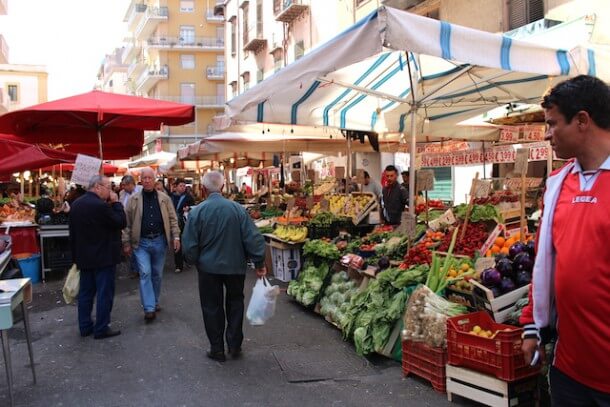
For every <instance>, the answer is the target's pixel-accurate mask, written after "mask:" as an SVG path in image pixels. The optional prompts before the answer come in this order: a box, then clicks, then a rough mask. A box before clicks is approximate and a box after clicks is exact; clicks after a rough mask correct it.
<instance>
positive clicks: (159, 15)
mask: <svg viewBox="0 0 610 407" xmlns="http://www.w3.org/2000/svg"><path fill="white" fill-rule="evenodd" d="M168 18H169V10H168V8H167V7H146V11H144V13H143V16H142V19H141V20H140V23H139V24H138V27H137V28H136V29H135V31H134V37H135V38H136V40H144V39H146V38H148V37H150V35H151V34H152V33H153V32H154V31H155V29H156V28H157V27H158V26H159V23H161V22H167V20H168Z"/></svg>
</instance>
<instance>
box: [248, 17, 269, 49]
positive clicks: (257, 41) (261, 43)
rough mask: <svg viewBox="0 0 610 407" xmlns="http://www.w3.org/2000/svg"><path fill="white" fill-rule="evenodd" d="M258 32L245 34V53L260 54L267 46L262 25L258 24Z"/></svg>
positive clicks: (252, 31)
mask: <svg viewBox="0 0 610 407" xmlns="http://www.w3.org/2000/svg"><path fill="white" fill-rule="evenodd" d="M256 25H257V28H256V30H254V29H251V30H249V31H246V32H244V38H243V40H244V51H253V52H259V51H260V50H262V49H263V48H265V47H266V46H267V39H266V38H265V36H264V34H263V27H262V23H260V22H258V23H257V24H256Z"/></svg>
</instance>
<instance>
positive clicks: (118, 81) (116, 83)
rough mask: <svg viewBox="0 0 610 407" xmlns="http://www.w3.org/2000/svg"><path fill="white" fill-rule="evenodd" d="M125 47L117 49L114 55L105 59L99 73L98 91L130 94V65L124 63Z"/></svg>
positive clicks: (109, 55) (96, 86)
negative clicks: (128, 77) (128, 71)
mask: <svg viewBox="0 0 610 407" xmlns="http://www.w3.org/2000/svg"><path fill="white" fill-rule="evenodd" d="M124 52H125V47H121V48H116V49H115V50H114V51H113V52H112V54H108V55H106V56H105V57H104V62H102V64H101V66H100V69H99V71H98V73H97V83H96V85H95V88H96V89H99V90H103V91H104V92H110V93H123V94H126V93H129V89H128V88H127V83H128V82H127V69H128V68H129V65H128V64H126V63H125V62H124V61H123V53H124Z"/></svg>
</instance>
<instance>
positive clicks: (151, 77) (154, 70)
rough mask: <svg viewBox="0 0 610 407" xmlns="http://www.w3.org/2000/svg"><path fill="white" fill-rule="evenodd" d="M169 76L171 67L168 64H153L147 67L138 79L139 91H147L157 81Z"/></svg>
mask: <svg viewBox="0 0 610 407" xmlns="http://www.w3.org/2000/svg"><path fill="white" fill-rule="evenodd" d="M168 78H169V67H168V66H167V65H163V66H156V65H151V66H149V67H148V69H146V70H145V71H144V72H143V73H142V75H140V77H139V78H138V81H137V91H138V92H140V93H146V92H148V91H149V90H150V89H152V87H153V86H155V84H157V82H159V81H161V80H165V79H168Z"/></svg>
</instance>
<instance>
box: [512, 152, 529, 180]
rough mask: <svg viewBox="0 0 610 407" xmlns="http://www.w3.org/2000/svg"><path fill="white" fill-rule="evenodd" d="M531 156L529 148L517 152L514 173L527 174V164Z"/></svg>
mask: <svg viewBox="0 0 610 407" xmlns="http://www.w3.org/2000/svg"><path fill="white" fill-rule="evenodd" d="M529 156H530V149H529V147H526V148H520V149H518V150H517V156H516V157H515V170H514V172H515V173H516V174H519V175H525V174H527V163H528V159H529Z"/></svg>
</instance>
